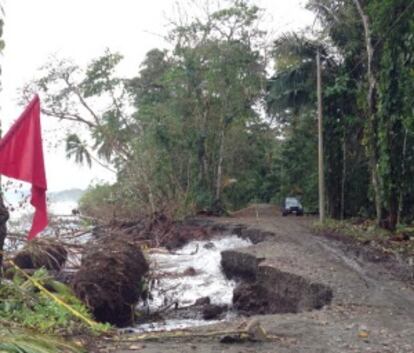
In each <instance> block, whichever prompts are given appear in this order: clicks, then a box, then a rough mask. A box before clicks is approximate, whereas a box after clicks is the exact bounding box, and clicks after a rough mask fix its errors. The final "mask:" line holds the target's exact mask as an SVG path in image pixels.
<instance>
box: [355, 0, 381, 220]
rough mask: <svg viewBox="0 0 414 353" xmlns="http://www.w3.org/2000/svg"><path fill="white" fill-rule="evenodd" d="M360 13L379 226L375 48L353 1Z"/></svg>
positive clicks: (368, 25) (379, 186)
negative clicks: (363, 38)
mask: <svg viewBox="0 0 414 353" xmlns="http://www.w3.org/2000/svg"><path fill="white" fill-rule="evenodd" d="M353 2H354V4H355V6H356V8H357V10H358V13H359V15H360V17H361V20H362V24H363V26H364V37H365V45H366V51H367V67H368V69H367V77H368V94H367V103H368V126H367V128H366V129H365V130H366V134H367V137H368V138H367V140H368V146H367V150H368V156H369V166H370V169H371V177H372V187H373V189H374V198H375V211H376V216H377V217H376V218H377V225H380V224H381V220H382V196H381V195H382V193H381V189H382V187H381V179H380V175H379V170H378V152H377V145H376V143H377V138H376V135H377V134H376V131H377V124H376V108H377V107H376V99H375V98H376V94H377V80H376V78H375V75H374V72H373V69H372V64H373V57H374V47H373V46H372V38H371V31H370V24H369V19H368V16H367V15H365V13H364V10H363V9H362V6H361V3H360V1H359V0H353Z"/></svg>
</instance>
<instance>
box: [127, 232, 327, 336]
mask: <svg viewBox="0 0 414 353" xmlns="http://www.w3.org/2000/svg"><path fill="white" fill-rule="evenodd" d="M233 233H234V232H233ZM237 233H239V235H241V236H242V237H240V236H238V235H236V234H228V235H220V236H218V237H215V238H213V239H211V240H208V241H193V242H190V243H188V244H187V245H186V246H184V247H183V248H181V249H180V250H177V251H176V252H174V253H162V252H158V253H157V252H155V253H151V254H150V255H149V260H150V263H151V268H152V272H153V277H154V278H155V279H154V281H153V283H152V284H151V298H150V300H148V301H147V303H145V304H144V305H142V304H141V305H140V307H139V310H141V311H146V312H147V313H154V312H158V311H159V310H160V309H161V308H168V310H165V311H163V313H162V314H161V315H159V316H157V317H156V319H154V320H153V321H152V322H148V321H147V322H145V323H141V324H138V325H136V326H135V327H133V328H128V331H129V330H132V331H136V332H142V331H157V330H172V329H182V328H188V327H195V326H200V325H206V324H210V323H215V322H217V321H222V320H229V319H231V318H233V317H235V316H237V315H253V314H275V313H298V312H302V311H308V310H314V309H320V308H322V307H323V306H324V305H326V304H329V303H330V301H331V300H332V290H331V289H330V288H329V287H327V286H325V285H323V284H320V283H313V282H311V281H309V280H307V279H305V278H303V277H301V276H298V275H296V274H291V273H287V272H282V271H279V270H278V269H277V268H274V267H271V266H266V265H265V264H261V260H263V259H257V258H256V257H255V256H253V255H249V254H246V253H243V251H238V250H237V249H242V248H246V247H248V246H251V245H253V244H254V243H257V242H260V241H263V240H265V239H266V238H267V237H268V236H270V234H269V233H266V232H261V231H260V230H252V229H249V230H248V231H243V232H240V231H237ZM223 234H225V233H223ZM206 319H208V320H206Z"/></svg>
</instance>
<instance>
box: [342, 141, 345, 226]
mask: <svg viewBox="0 0 414 353" xmlns="http://www.w3.org/2000/svg"><path fill="white" fill-rule="evenodd" d="M345 182H346V136H345V135H344V140H343V142H342V180H341V220H343V219H344V218H345Z"/></svg>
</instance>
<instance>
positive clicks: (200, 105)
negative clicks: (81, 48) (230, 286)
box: [25, 0, 414, 229]
mask: <svg viewBox="0 0 414 353" xmlns="http://www.w3.org/2000/svg"><path fill="white" fill-rule="evenodd" d="M211 5H212V4H211ZM307 7H308V8H309V9H310V10H311V11H313V12H314V13H315V15H316V17H317V20H318V22H319V25H318V26H315V28H318V31H317V32H311V31H310V30H308V31H307V32H306V33H285V34H283V35H281V36H279V37H278V38H274V40H273V42H272V43H271V45H268V41H267V40H266V39H267V38H266V33H265V32H264V31H263V30H262V29H261V28H260V22H261V21H260V20H261V16H262V11H261V10H260V9H259V8H258V7H256V6H255V5H254V2H252V1H247V0H233V1H230V2H229V3H228V6H227V7H225V8H214V6H213V5H212V6H211V7H210V12H209V13H208V14H205V15H204V16H199V17H197V18H192V19H190V20H186V19H184V18H182V19H180V20H179V21H177V23H179V24H176V25H172V27H171V28H170V31H169V33H168V34H167V38H168V42H169V43H170V44H171V50H160V49H157V48H155V49H153V50H151V51H149V52H148V53H147V56H146V58H145V60H144V61H143V62H142V63H141V65H140V67H139V70H138V72H137V75H136V77H130V78H122V77H119V76H117V74H116V72H117V70H116V69H117V65H118V64H119V63H120V61H121V60H122V56H121V55H120V54H117V53H111V52H109V51H107V52H106V53H105V54H104V55H103V56H102V57H100V58H97V59H96V60H94V61H93V62H92V63H91V64H90V65H88V66H87V67H86V68H85V69H82V68H80V67H77V66H75V65H73V64H72V63H70V62H66V61H61V62H58V63H51V64H50V65H46V66H45V67H44V69H43V72H42V76H41V78H40V79H38V80H36V81H34V82H32V83H31V84H30V85H28V87H26V89H25V92H31V90H36V91H40V92H41V94H42V96H43V97H44V105H43V107H44V113H46V114H48V115H50V116H52V117H55V118H59V119H62V120H66V121H70V122H72V123H77V124H78V125H79V124H80V125H83V126H84V127H85V128H86V129H84V130H83V131H81V132H79V130H80V129H79V128H78V127H76V128H74V129H73V130H69V131H68V134H67V136H66V147H67V154H68V157H71V158H74V159H75V160H76V161H77V162H79V163H86V164H91V163H95V162H99V163H101V164H104V165H108V166H109V167H110V168H113V169H114V170H115V172H116V174H117V182H116V183H115V185H113V186H102V187H95V188H92V189H91V191H90V193H89V194H87V195H86V196H85V197H84V198H83V201H82V207H83V209H84V210H85V211H86V212H89V213H90V214H93V215H98V214H99V210H100V209H101V210H103V212H104V213H105V215H104V217H107V216H108V214H111V215H113V214H116V215H126V216H130V215H137V214H140V213H141V214H142V213H151V212H154V211H157V210H163V211H166V212H169V213H171V214H172V215H175V216H176V217H181V216H183V215H186V214H189V213H193V212H195V211H199V210H205V209H210V208H212V207H213V206H215V205H216V206H217V205H225V207H227V208H229V209H236V208H240V207H243V206H244V205H246V204H247V203H249V202H252V201H256V202H277V203H278V202H280V201H281V200H282V199H283V198H284V197H285V196H288V195H295V196H299V197H301V198H302V202H303V204H304V206H305V210H307V211H317V134H316V119H315V117H316V89H315V87H316V63H315V57H316V52H317V51H319V52H320V53H321V57H322V69H323V73H322V76H323V113H324V135H325V156H324V157H325V165H326V170H325V181H326V194H327V195H326V208H327V211H328V214H329V215H330V217H332V218H336V219H344V218H348V217H353V216H361V217H370V218H376V222H377V224H378V225H380V226H381V227H384V228H389V229H395V228H396V226H397V225H398V224H403V223H409V222H411V221H412V218H413V214H414V213H413V209H412V207H413V206H412V205H413V204H414V202H413V201H414V200H413V196H412V195H413V194H414V193H413V190H412V188H413V183H412V182H411V180H412V179H413V177H414V175H413V174H414V168H413V167H412V163H411V162H412V159H413V157H414V148H413V146H414V135H413V128H414V118H413V116H414V114H413V110H412V106H413V103H414V102H413V99H414V98H413V95H412V92H413V88H414V87H413V85H414V71H413V66H414V65H413V64H414V55H413V54H412V53H413V49H414V28H413V26H414V15H413V11H411V10H412V8H411V7H412V4H411V3H407V2H406V1H404V0H387V1H383V0H365V1H360V0H352V1H351V0H349V1H339V0H334V1H331V0H329V1H328V0H309V1H308V3H307ZM270 68H272V69H273V70H272V74H271V75H269V74H268V73H267V72H268V71H269V70H267V69H270ZM99 101H101V103H102V102H105V104H97V102H99ZM102 106H104V107H105V109H103V110H102ZM98 107H101V109H98Z"/></svg>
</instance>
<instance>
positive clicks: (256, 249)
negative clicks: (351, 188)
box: [101, 205, 414, 353]
mask: <svg viewBox="0 0 414 353" xmlns="http://www.w3.org/2000/svg"><path fill="white" fill-rule="evenodd" d="M313 221H314V219H313V218H310V217H295V216H289V217H281V216H280V215H279V212H277V211H276V210H275V209H274V208H272V207H270V206H265V205H262V206H260V205H259V206H258V207H256V208H254V210H253V212H250V213H249V212H245V213H239V214H236V215H235V217H232V218H225V219H214V222H218V223H221V224H226V225H234V224H239V225H243V226H244V227H247V229H249V228H250V229H251V228H254V229H259V230H261V231H263V232H266V234H267V237H266V239H265V240H263V241H261V242H258V243H257V244H255V245H253V246H251V247H249V248H247V249H241V250H237V251H236V257H235V258H236V259H237V256H238V255H239V254H241V255H240V258H242V257H243V256H242V255H246V254H247V255H246V256H249V257H255V258H256V259H260V262H259V261H257V262H258V263H259V264H258V269H259V270H260V269H262V270H263V269H265V270H266V271H267V272H266V271H264V273H269V271H268V270H269V269H274V270H275V273H279V274H281V275H283V276H284V278H287V280H286V281H285V282H286V283H288V284H287V285H286V286H284V287H283V288H284V289H283V290H284V291H285V292H286V293H287V295H291V296H293V297H296V296H297V295H299V297H300V298H302V299H300V301H301V305H302V304H303V298H305V299H306V296H307V295H308V294H306V293H304V294H303V293H299V294H298V293H297V291H300V290H302V289H301V288H308V289H306V291H307V293H309V291H312V290H313V288H314V287H315V286H314V285H316V284H318V285H323V286H324V287H328V288H330V289H331V290H332V298H331V300H330V302H329V304H327V305H325V306H323V308H322V309H320V310H311V311H303V312H299V313H288V314H273V315H257V316H255V318H257V319H258V320H259V321H260V323H261V325H262V326H263V328H264V329H265V330H266V332H267V334H268V335H269V336H272V337H273V339H272V340H271V341H269V342H256V343H253V342H249V343H234V344H224V343H220V342H219V339H218V338H200V337H192V338H186V337H183V338H175V339H164V340H159V341H154V342H148V341H147V342H134V337H133V335H132V336H125V337H123V339H124V340H125V341H124V342H118V343H117V344H116V345H114V344H113V343H111V344H107V343H104V344H102V345H101V349H102V350H101V352H102V351H106V352H124V353H129V352H148V353H155V352H160V353H161V352H200V353H207V352H278V353H284V352H298V353H304V352H309V353H319V352H321V353H322V352H326V353H328V352H329V353H330V352H335V353H343V352H371V353H400V352H401V353H414V290H413V287H412V283H413V281H410V280H409V279H405V280H403V279H402V278H401V276H400V273H397V272H398V271H397V272H394V273H393V272H392V271H391V270H390V269H392V266H390V264H389V263H387V264H386V265H385V264H383V261H382V260H383V259H382V258H381V257H376V256H371V257H370V256H361V254H359V253H358V249H354V250H355V251H350V247H349V246H347V247H346V248H345V247H344V245H343V244H342V243H341V242H339V241H337V240H334V239H329V238H324V237H320V236H316V235H313V234H312V233H311V231H310V230H309V227H310V224H311V223H312V222H313ZM270 272H271V271H270ZM269 278H272V277H269ZM275 278H277V277H275ZM290 278H294V281H293V282H295V283H300V284H301V285H300V286H297V285H296V286H295V285H293V286H292V287H289V285H290V284H289V283H292V281H290ZM276 282H277V280H275V285H274V286H275V288H276V287H277V286H278V284H277V283H276ZM303 283H305V284H308V285H307V287H306V286H302V284H303ZM309 288H310V289H309ZM289 291H291V293H290V294H289V293H288V292H289ZM279 294H280V293H279ZM305 301H306V300H305ZM301 305H299V306H298V307H301V308H305V306H303V305H302V306H301ZM305 309H306V308H305ZM246 320H247V319H246V318H243V317H240V318H237V319H235V320H234V321H232V322H227V323H221V324H218V325H213V326H209V327H204V328H198V329H196V330H194V331H193V332H194V333H208V332H214V331H220V330H234V329H237V328H239V327H241V326H243V323H244V322H245V321H246Z"/></svg>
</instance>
